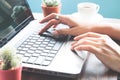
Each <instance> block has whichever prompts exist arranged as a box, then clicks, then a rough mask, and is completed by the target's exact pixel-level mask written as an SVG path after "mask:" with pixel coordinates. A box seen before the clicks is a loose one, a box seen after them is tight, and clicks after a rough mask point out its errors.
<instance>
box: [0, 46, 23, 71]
mask: <svg viewBox="0 0 120 80" xmlns="http://www.w3.org/2000/svg"><path fill="white" fill-rule="evenodd" d="M0 62H1V63H0V69H2V70H9V69H13V68H16V67H18V66H19V65H21V58H20V57H19V56H18V55H17V54H16V49H15V48H13V47H4V48H1V49H0Z"/></svg>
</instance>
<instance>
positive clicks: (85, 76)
mask: <svg viewBox="0 0 120 80" xmlns="http://www.w3.org/2000/svg"><path fill="white" fill-rule="evenodd" d="M34 15H35V18H39V19H41V18H42V17H41V14H40V15H39V14H34ZM36 15H37V17H36ZM113 20H114V21H113ZM113 20H112V19H111V20H110V19H109V21H112V22H114V23H116V22H120V20H116V19H113ZM22 80H117V73H116V72H114V71H111V70H109V69H108V68H107V67H105V66H104V65H103V64H102V63H101V62H100V61H99V60H98V59H97V58H96V56H94V55H93V54H90V56H89V57H88V60H87V61H86V63H85V65H84V67H83V70H82V72H81V74H80V75H79V77H78V78H76V79H69V78H63V77H55V76H49V75H41V74H36V73H28V72H23V74H22Z"/></svg>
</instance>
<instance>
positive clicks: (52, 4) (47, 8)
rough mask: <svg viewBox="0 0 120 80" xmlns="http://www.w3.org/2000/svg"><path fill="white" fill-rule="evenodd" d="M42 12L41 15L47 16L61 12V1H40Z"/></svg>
mask: <svg viewBox="0 0 120 80" xmlns="http://www.w3.org/2000/svg"><path fill="white" fill-rule="evenodd" d="M41 6H42V11H43V15H44V16H47V15H49V14H51V13H60V12H61V1H60V0H42V5H41Z"/></svg>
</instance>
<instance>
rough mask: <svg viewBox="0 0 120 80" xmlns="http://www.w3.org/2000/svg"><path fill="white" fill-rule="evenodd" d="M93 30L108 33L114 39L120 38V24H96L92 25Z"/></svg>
mask: <svg viewBox="0 0 120 80" xmlns="http://www.w3.org/2000/svg"><path fill="white" fill-rule="evenodd" d="M91 31H92V32H97V33H102V34H107V35H109V36H110V37H112V38H113V39H117V40H120V36H119V34H120V24H95V25H92V27H91Z"/></svg>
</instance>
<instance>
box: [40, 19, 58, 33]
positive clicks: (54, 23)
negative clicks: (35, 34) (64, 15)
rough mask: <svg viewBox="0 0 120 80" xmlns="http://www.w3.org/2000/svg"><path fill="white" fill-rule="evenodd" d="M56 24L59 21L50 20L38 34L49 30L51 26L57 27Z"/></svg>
mask: <svg viewBox="0 0 120 80" xmlns="http://www.w3.org/2000/svg"><path fill="white" fill-rule="evenodd" d="M57 24H59V21H58V20H55V19H52V20H50V21H49V22H48V23H47V25H46V26H45V27H44V28H42V29H41V30H40V32H39V34H42V33H43V32H45V31H46V30H47V29H49V28H50V27H51V26H53V25H54V26H55V25H57Z"/></svg>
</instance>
